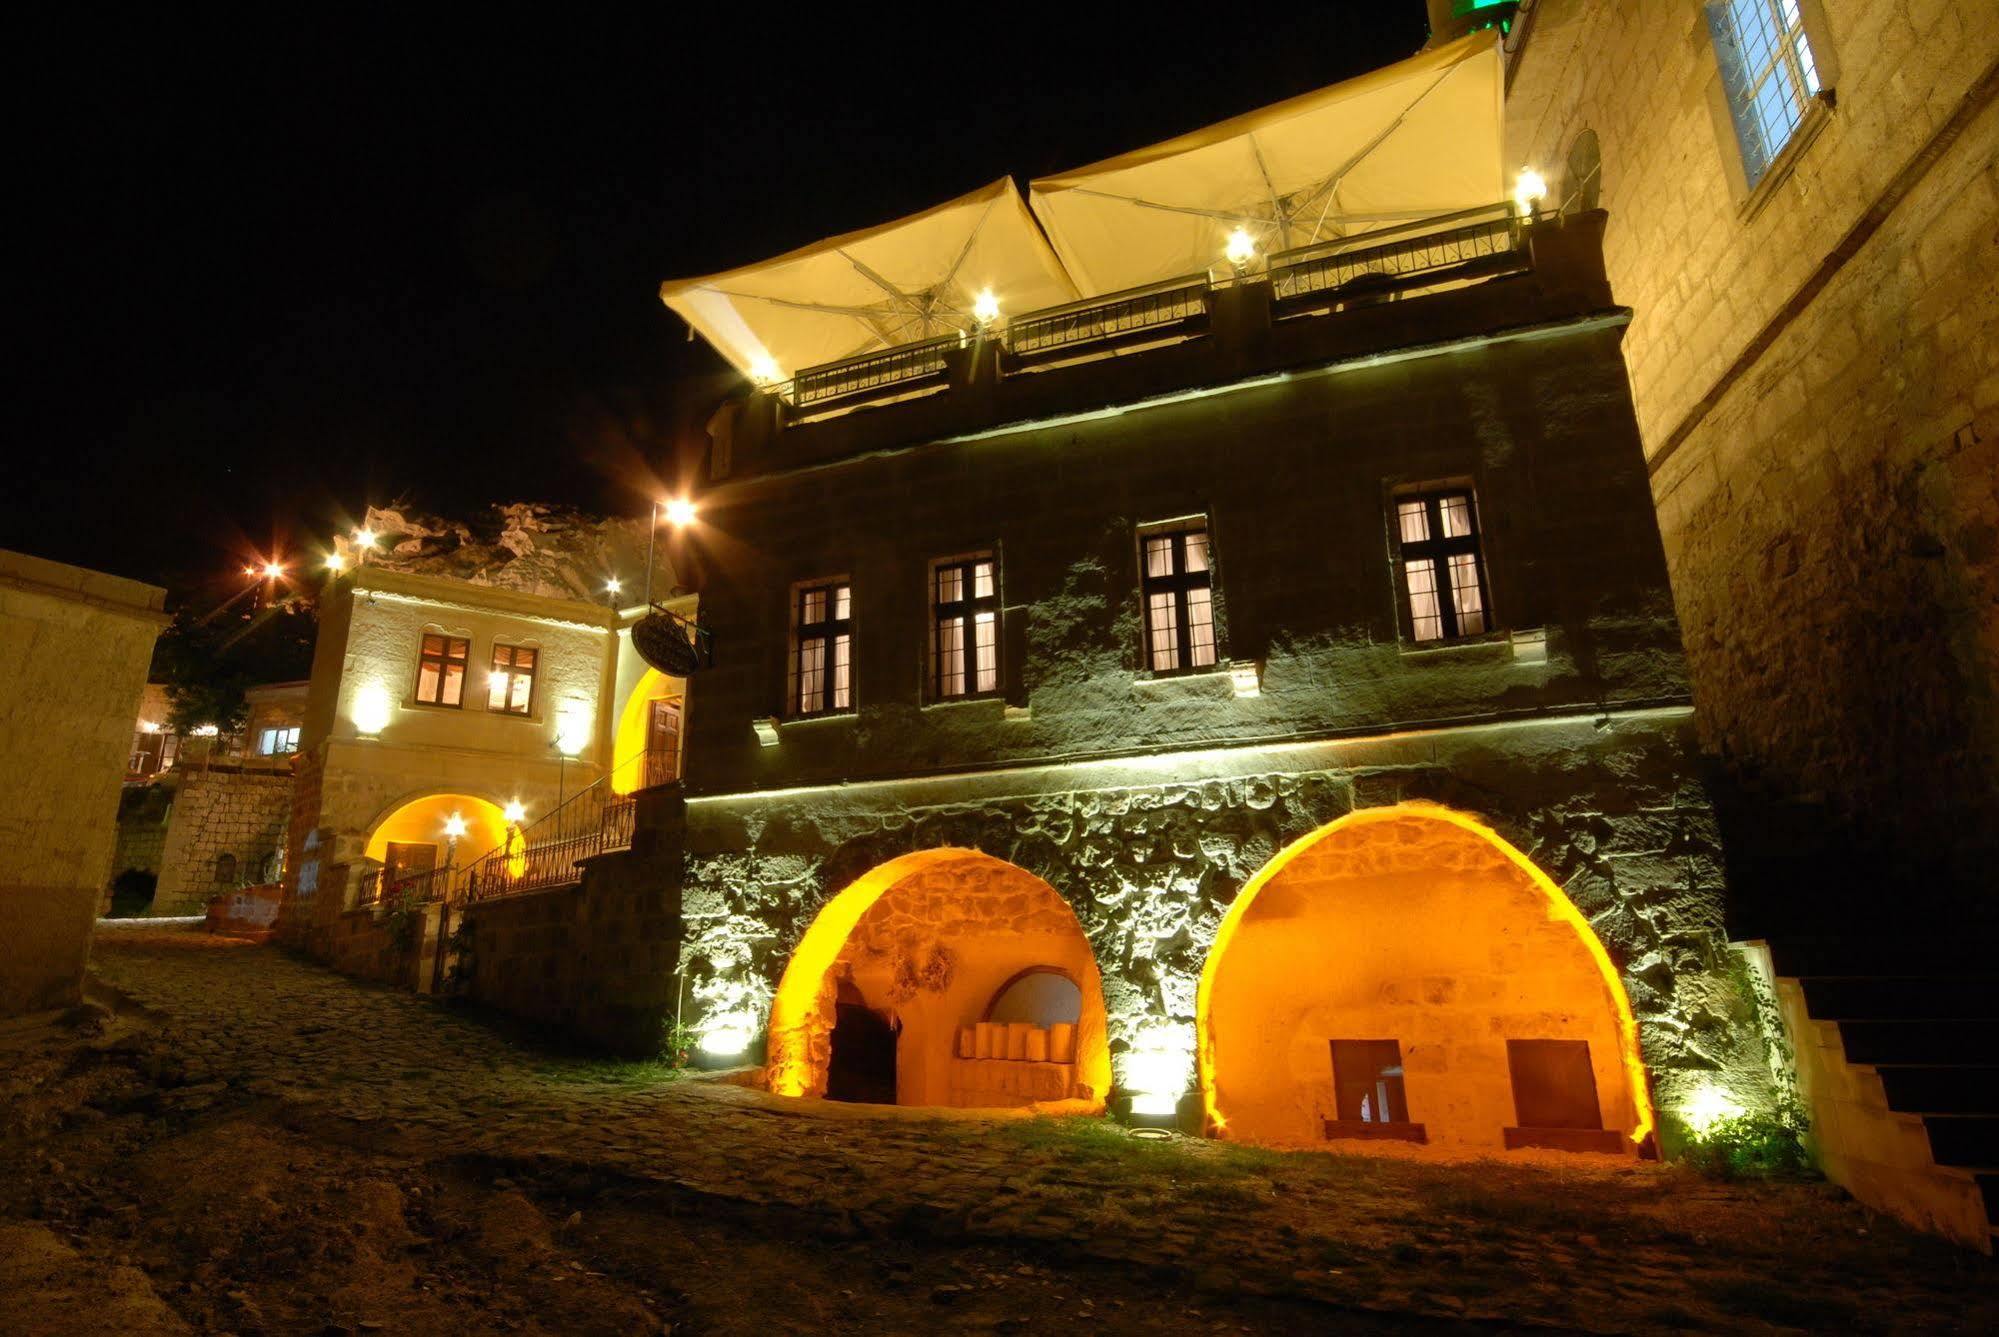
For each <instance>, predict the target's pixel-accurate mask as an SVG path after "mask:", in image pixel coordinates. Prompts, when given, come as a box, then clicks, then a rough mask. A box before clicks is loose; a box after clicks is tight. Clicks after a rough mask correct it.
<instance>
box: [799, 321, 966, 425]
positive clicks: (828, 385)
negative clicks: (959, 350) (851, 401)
mask: <svg viewBox="0 0 1999 1337" xmlns="http://www.w3.org/2000/svg"><path fill="white" fill-rule="evenodd" d="M963 342H964V339H963V337H962V336H960V335H956V334H947V335H943V336H941V337H939V338H936V339H926V340H924V341H923V342H922V343H915V344H901V345H899V346H897V347H895V348H884V349H882V350H881V351H880V352H878V353H863V354H862V355H861V356H859V357H850V358H846V359H844V360H842V361H839V362H826V363H822V364H821V365H819V366H817V367H807V368H806V369H805V370H803V371H801V372H798V373H796V374H795V375H793V376H792V378H791V393H790V395H789V396H788V397H789V398H790V400H791V402H792V403H793V404H795V405H797V406H798V407H799V408H813V407H816V406H819V405H824V404H828V403H831V402H833V401H834V400H839V399H846V398H847V397H849V396H851V395H860V394H871V393H874V392H876V391H881V390H887V389H891V388H904V387H915V386H917V385H920V384H922V383H924V382H925V381H931V380H941V379H942V378H943V376H944V374H945V367H944V354H945V352H946V350H948V349H952V348H956V347H958V346H959V345H960V344H961V343H963Z"/></svg>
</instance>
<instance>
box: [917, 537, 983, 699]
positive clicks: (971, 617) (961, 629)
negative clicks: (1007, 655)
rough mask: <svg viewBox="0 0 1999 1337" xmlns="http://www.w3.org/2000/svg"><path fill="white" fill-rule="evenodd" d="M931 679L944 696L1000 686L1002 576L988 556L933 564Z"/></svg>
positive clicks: (939, 692) (933, 685)
mask: <svg viewBox="0 0 1999 1337" xmlns="http://www.w3.org/2000/svg"><path fill="white" fill-rule="evenodd" d="M930 582H931V583H930V591H931V614H932V616H931V626H932V629H933V630H932V636H931V646H930V655H931V662H932V665H933V667H932V670H931V684H932V689H933V690H934V691H935V692H936V694H937V697H938V699H939V700H942V699H944V698H946V697H953V696H976V695H978V694H979V693H981V692H996V691H998V690H999V581H998V578H997V575H996V574H995V571H994V567H993V559H992V558H991V557H989V556H984V557H967V558H964V559H962V560H955V561H948V562H939V563H937V564H936V565H935V566H934V567H932V568H931V577H930Z"/></svg>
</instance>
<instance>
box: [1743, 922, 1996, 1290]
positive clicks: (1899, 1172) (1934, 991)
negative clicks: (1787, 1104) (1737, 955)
mask: <svg viewBox="0 0 1999 1337" xmlns="http://www.w3.org/2000/svg"><path fill="white" fill-rule="evenodd" d="M1749 946H1750V948H1751V950H1752V953H1760V954H1762V956H1763V958H1764V963H1765V964H1766V966H1767V968H1768V969H1769V972H1770V975H1771V976H1772V978H1773V980H1774V984H1775V987H1776V994H1777V1002H1778V1005H1779V1008H1780V1009H1781V1011H1782V1012H1783V1015H1784V1021H1785V1025H1786V1027H1787V1028H1788V1029H1789V1031H1790V1036H1791V1041H1792V1044H1793V1045H1794V1046H1795V1047H1796V1049H1797V1068H1798V1084H1799V1088H1800V1094H1801V1095H1802V1096H1803V1097H1804V1099H1805V1102H1806V1104H1807V1105H1808V1106H1809V1108H1810V1110H1811V1116H1812V1140H1813V1143H1814V1147H1815V1150H1816V1151H1817V1152H1818V1155H1819V1161H1820V1165H1821V1167H1822V1168H1823V1169H1824V1170H1825V1173H1826V1176H1827V1177H1828V1178H1829V1179H1831V1180H1833V1181H1834V1182H1835V1183H1838V1184H1840V1185H1843V1186H1844V1187H1845V1188H1847V1189H1848V1190H1849V1191H1850V1192H1852V1193H1853V1195H1854V1196H1855V1197H1857V1198H1859V1199H1860V1200H1861V1201H1862V1202H1865V1203H1867V1204H1869V1205H1870V1206H1873V1207H1877V1208H1880V1209H1882V1210H1884V1211H1888V1212H1891V1213H1893V1214H1894V1215H1896V1216H1899V1217H1901V1218H1902V1219H1904V1220H1906V1221H1908V1222H1909V1223H1911V1224H1912V1225H1915V1226H1917V1227H1919V1228H1921V1229H1924V1230H1930V1231H1934V1232H1936V1233H1939V1234H1943V1235H1946V1236H1949V1237H1950V1238H1952V1239H1956V1240H1959V1241H1961V1242H1963V1243H1965V1244H1968V1245H1971V1246H1972V1247H1974V1248H1979V1249H1983V1250H1985V1251H1986V1252H1991V1251H1992V1247H1993V1243H1994V1236H1995V1232H1999V965H1996V964H1995V958H1994V957H1993V956H1992V954H1991V953H1990V951H1989V948H1988V946H1987V944H1985V943H1984V942H1983V941H1982V938H1977V937H1950V936H1947V935H1941V934H1940V935H1938V936H1937V937H1935V938H1931V939H1923V940H1918V939H1893V938H1871V939H1870V938H1831V937H1823V938H1810V937H1795V938H1793V937H1784V938H1778V939H1774V940H1771V941H1768V942H1755V943H1751V944H1749Z"/></svg>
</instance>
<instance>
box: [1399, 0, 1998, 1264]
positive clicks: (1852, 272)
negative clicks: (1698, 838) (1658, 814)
mask: <svg viewBox="0 0 1999 1337" xmlns="http://www.w3.org/2000/svg"><path fill="white" fill-rule="evenodd" d="M1453 8H1455V9H1458V10H1463V9H1465V8H1466V6H1464V5H1463V4H1461V3H1460V4H1456V5H1455V6H1454V5H1452V4H1451V3H1449V0H1433V3H1432V5H1431V15H1432V26H1433V30H1434V31H1435V32H1436V34H1437V38H1438V40H1440V41H1443V40H1449V39H1451V38H1453V37H1454V36H1455V34H1456V33H1457V31H1458V30H1459V29H1460V27H1461V26H1462V25H1463V24H1465V23H1468V22H1492V21H1495V20H1498V21H1502V22H1504V23H1505V24H1506V25H1507V33H1506V40H1505V48H1506V52H1507V62H1508V69H1507V143H1508V149H1507V152H1508V154H1509V159H1510V163H1511V165H1514V166H1531V167H1537V168H1538V169H1539V170H1540V171H1541V172H1542V174H1543V175H1544V176H1545V177H1546V178H1547V180H1548V183H1549V187H1550V190H1549V197H1548V200H1547V201H1546V203H1547V204H1548V205H1549V206H1550V207H1557V208H1560V209H1562V210H1565V211H1588V210H1592V209H1596V208H1601V209H1602V210H1603V211H1604V213H1605V215H1606V218H1607V221H1606V224H1605V229H1604V262H1605V267H1606V269H1607V271H1608V273H1609V277H1610V281H1611V283H1612V286H1613V287H1614V288H1615V290H1616V292H1617V294H1618V296H1619V299H1620V300H1621V301H1623V302H1625V303H1627V304H1629V306H1630V307H1631V309H1632V317H1631V324H1630V326H1629V329H1628V330H1627V332H1626V335H1625V339H1624V344H1623V352H1624V357H1625V362H1626V364H1627V366H1628V368H1629V372H1630V380H1631V394H1632V399H1633V404H1634V407H1635V410H1636V415H1637V420H1638V427H1639V433H1640V437H1641V440H1642V442H1643V446H1644V450H1645V456H1646V470H1647V473H1648V475H1649V477H1650V480H1651V487H1652V492H1653V496H1654V499H1655V502H1656V504H1657V508H1658V514H1659V525H1660V530H1661V532H1662V535H1663V537H1664V541H1665V547H1666V556H1667V562H1668V567H1669V570H1670V572H1671V575H1672V584H1673V593H1674V596H1675V600H1676V603H1677V606H1678V610H1679V616H1680V621H1681V624H1682V626H1683V627H1684V629H1685V632H1686V638H1687V653H1688V664H1689V670H1690V673H1691V677H1692V682H1693V687H1694V695H1695V699H1696V701H1697V703H1698V704H1699V707H1700V712H1699V716H1698V718H1699V723H1700V732H1701V739H1702V744H1703V748H1704V750H1705V751H1707V752H1709V753H1711V754H1713V755H1714V756H1716V757H1717V758H1718V759H1719V760H1720V762H1721V769H1720V772H1719V779H1720V781H1721V783H1720V785H1719V786H1718V788H1717V793H1718V794H1719V796H1720V807H1721V815H1722V818H1723V823H1724V830H1725V831H1726V832H1727V836H1728V841H1727V844H1728V849H1729V854H1730V861H1731V879H1730V881H1731V896H1730V907H1729V908H1730V919H1731V926H1732V928H1733V930H1734V931H1735V933H1736V934H1737V935H1740V936H1752V937H1759V938H1766V939H1768V940H1769V941H1770V943H1771V949H1772V952H1773V953H1774V958H1775V962H1774V968H1775V970H1776V972H1777V974H1778V977H1779V981H1780V983H1779V992H1780V993H1781V994H1782V996H1783V997H1784V999H1785V1008H1786V1011H1787V1013H1788V1014H1789V1015H1790V1016H1791V1018H1792V1021H1793V1027H1792V1032H1793V1033H1792V1038H1793V1041H1794V1042H1795V1043H1796V1045H1797V1047H1798V1050H1799V1053H1800V1056H1801V1057H1800V1076H1801V1079H1802V1081H1803V1085H1804V1091H1805V1094H1806V1096H1807V1098H1808V1100H1809V1101H1810V1103H1811V1105H1812V1110H1813V1123H1814V1138H1815V1141H1816V1144H1817V1149H1818V1151H1819V1153H1820V1157H1821V1160H1822V1162H1823V1163H1824V1164H1825V1166H1826V1168H1827V1171H1828V1173H1830V1174H1832V1175H1833V1177H1834V1178H1836V1179H1838V1180H1839V1181H1840V1182H1842V1183H1845V1184H1847V1185H1848V1186H1850V1187H1852V1188H1853V1189H1854V1190H1855V1191H1856V1192H1857V1193H1860V1194H1861V1195H1862V1196H1863V1197H1866V1198H1867V1199H1868V1200H1869V1201H1872V1202H1874V1203H1876V1204H1877V1205H1881V1206H1885V1207H1889V1208H1891V1209H1893V1210H1896V1211H1898V1212H1900V1213H1901V1214H1903V1215H1904V1216H1906V1217H1908V1218H1910V1219H1912V1220H1915V1221H1917V1222H1918V1223H1921V1224H1931V1225H1939V1226H1941V1228H1943V1229H1945V1230H1946V1231H1948V1232H1949V1233H1952V1234H1957V1235H1959V1236H1961V1237H1964V1238H1967V1239H1971V1240H1974V1241H1976V1242H1980V1243H1985V1242H1988V1235H1987V1231H1988V1227H1989V1226H1990V1224H1991V1220H1990V1219H1989V1218H1988V1211H1990V1210H1992V1209H1990V1208H1988V1207H1987V1206H1986V1203H1987V1202H1992V1203H1999V1179H1995V1178H1994V1177H1993V1176H1991V1175H1985V1176H1982V1177H1979V1176H1975V1175H1974V1173H1973V1171H1975V1170H1976V1169H1978V1168H1980V1167H1991V1166H1993V1165H1995V1164H1999V1104H1995V1103H1994V1097H1993V1092H1994V1091H1995V1090H1999V1083H1995V1078H1999V1070H1995V1069H1994V1068H1992V1067H1990V1066H1989V1065H1990V1064H1991V1063H1992V1062H1993V1059H1994V1056H1995V1055H1999V1047H1995V1046H1999V1027H1995V1024H1994V1023H1993V1022H1992V1021H1991V1019H1990V1018H1991V1006H1990V999H1991V998H1992V997H1993V996H1994V991H1995V989H1999V976H1995V974H1994V968H1993V965H1992V961H1991V957H1990V949H1991V944H1992V943H1993V941H1994V940H1995V930H1999V922H1995V911H1994V905H1995V902H1994V900H1993V898H1992V895H1991V888H1992V884H1993V875H1992V871H1991V870H1992V868H1993V866H1994V861H1995V859H1999V543H1995V541H1994V535H1995V532H1999V372H1995V368H1999V7H1995V6H1994V5H1993V4H1991V3H1990V0H1930V2H1927V3H1921V4H1882V3H1877V2H1876V0H1727V2H1726V3H1706V4H1702V3H1693V2H1692V0H1658V2H1657V3H1644V4H1614V3H1606V2H1604V0H1531V3H1521V4H1517V5H1515V4H1505V5H1498V6H1481V7H1479V9H1478V10H1477V11H1476V12H1474V13H1469V14H1455V15H1454V14H1453V13H1451V12H1450V11H1451V10H1452V9H1453ZM1829 937H1831V938H1838V937H1850V938H1851V939H1852V940H1851V941H1845V942H1837V943H1827V942H1824V941H1821V940H1823V939H1826V938H1829ZM1849 1060H1852V1061H1851V1062H1849ZM1980 1183H1982V1184H1983V1193H1984V1195H1985V1196H1984V1198H1983V1199H1981V1196H1980V1189H1979V1187H1978V1185H1979V1184H1980Z"/></svg>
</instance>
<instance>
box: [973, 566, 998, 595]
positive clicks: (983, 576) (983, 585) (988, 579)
mask: <svg viewBox="0 0 1999 1337" xmlns="http://www.w3.org/2000/svg"><path fill="white" fill-rule="evenodd" d="M972 594H973V596H974V597H975V598H979V599H990V598H992V597H993V564H992V563H991V562H980V563H979V564H978V565H977V566H975V567H973V568H972Z"/></svg>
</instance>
